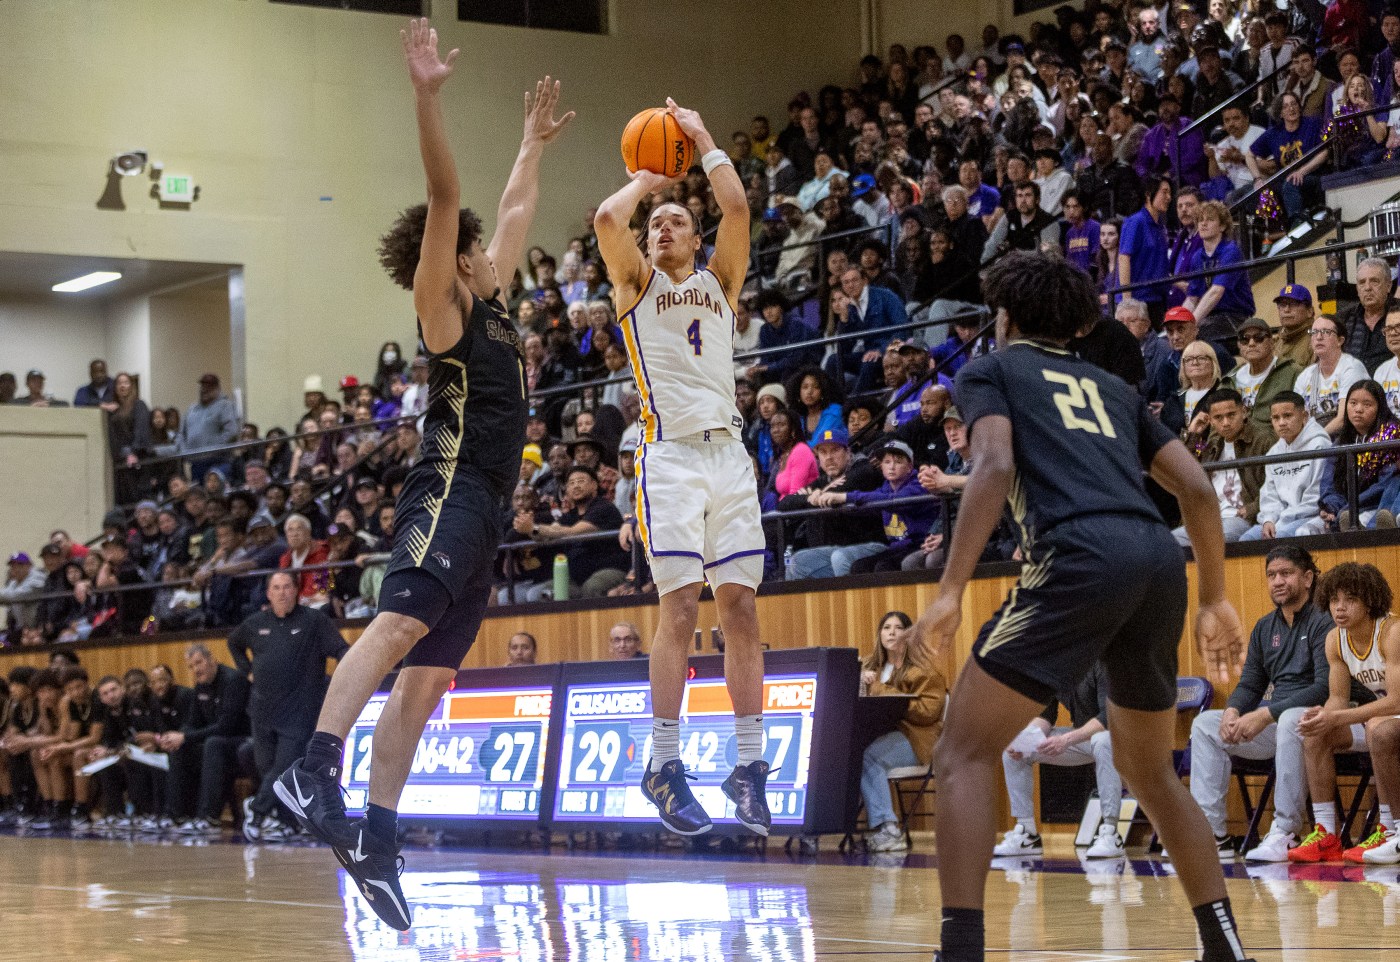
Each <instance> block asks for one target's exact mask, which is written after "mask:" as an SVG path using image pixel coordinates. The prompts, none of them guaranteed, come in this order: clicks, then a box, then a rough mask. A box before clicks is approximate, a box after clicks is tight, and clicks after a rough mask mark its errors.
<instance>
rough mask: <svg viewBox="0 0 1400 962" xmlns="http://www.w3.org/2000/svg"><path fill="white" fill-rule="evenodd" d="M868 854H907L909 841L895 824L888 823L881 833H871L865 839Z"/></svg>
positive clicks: (881, 829)
mask: <svg viewBox="0 0 1400 962" xmlns="http://www.w3.org/2000/svg"><path fill="white" fill-rule="evenodd" d="M865 849H866V851H867V852H907V851H909V841H908V840H907V839H906V838H905V837H904V833H903V832H902V831H900V830H899V825H898V824H897V823H895V822H886V823H885V824H883V825H881V826H880V829H879V831H876V832H871V833H870V834H869V835H868V836H866V839H865Z"/></svg>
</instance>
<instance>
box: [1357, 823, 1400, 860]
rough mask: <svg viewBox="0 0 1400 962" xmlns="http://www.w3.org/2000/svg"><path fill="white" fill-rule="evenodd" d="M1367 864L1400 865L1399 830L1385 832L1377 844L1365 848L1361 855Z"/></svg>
mask: <svg viewBox="0 0 1400 962" xmlns="http://www.w3.org/2000/svg"><path fill="white" fill-rule="evenodd" d="M1361 860H1362V861H1363V862H1365V863H1366V864H1367V865H1400V831H1396V830H1395V829H1393V828H1392V829H1391V830H1390V831H1388V832H1386V833H1385V838H1383V839H1382V840H1381V842H1380V844H1379V845H1374V846H1372V847H1371V848H1369V849H1367V850H1366V851H1365V852H1364V853H1363V854H1362V856H1361Z"/></svg>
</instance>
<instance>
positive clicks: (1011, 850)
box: [992, 822, 1045, 858]
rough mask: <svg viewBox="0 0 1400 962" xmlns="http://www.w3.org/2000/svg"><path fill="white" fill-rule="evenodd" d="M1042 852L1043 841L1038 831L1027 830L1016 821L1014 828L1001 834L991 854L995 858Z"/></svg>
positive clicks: (1043, 848) (1043, 851)
mask: <svg viewBox="0 0 1400 962" xmlns="http://www.w3.org/2000/svg"><path fill="white" fill-rule="evenodd" d="M1044 853H1045V843H1044V842H1043V841H1042V840H1041V838H1040V833H1038V832H1037V833H1035V834H1031V833H1030V832H1027V831H1026V829H1025V826H1023V825H1022V824H1021V823H1020V822H1017V823H1016V827H1015V828H1013V829H1012V830H1011V831H1009V832H1007V833H1006V834H1005V835H1004V836H1002V839H1001V842H1000V843H999V844H998V845H997V847H996V848H994V849H992V854H993V855H994V856H996V857H997V858H1013V857H1016V856H1023V855H1043V854H1044Z"/></svg>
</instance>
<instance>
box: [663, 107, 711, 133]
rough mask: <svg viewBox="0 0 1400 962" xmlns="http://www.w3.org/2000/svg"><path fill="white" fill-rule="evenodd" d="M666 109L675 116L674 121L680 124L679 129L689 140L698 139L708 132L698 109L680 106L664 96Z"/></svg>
mask: <svg viewBox="0 0 1400 962" xmlns="http://www.w3.org/2000/svg"><path fill="white" fill-rule="evenodd" d="M666 110H667V111H668V112H669V113H670V114H671V116H672V117H675V118H676V123H678V124H680V127H681V130H683V131H685V135H686V136H687V137H689V138H690V139H691V140H698V139H699V138H700V137H701V136H703V135H704V134H706V133H708V131H706V130H705V122H704V121H703V120H701V119H700V114H699V112H698V111H694V110H689V109H687V108H685V107H682V106H680V105H679V104H678V103H676V102H675V101H674V100H672V99H671V98H670V97H667V98H666Z"/></svg>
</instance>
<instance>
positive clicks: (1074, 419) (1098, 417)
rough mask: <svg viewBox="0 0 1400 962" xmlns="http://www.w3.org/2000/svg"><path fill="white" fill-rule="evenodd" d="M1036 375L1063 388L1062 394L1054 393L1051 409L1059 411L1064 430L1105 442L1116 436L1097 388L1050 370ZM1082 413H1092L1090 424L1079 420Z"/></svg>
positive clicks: (1068, 375)
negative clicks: (1086, 434)
mask: <svg viewBox="0 0 1400 962" xmlns="http://www.w3.org/2000/svg"><path fill="white" fill-rule="evenodd" d="M1040 373H1041V374H1042V375H1043V376H1044V377H1045V380H1047V381H1049V382H1050V383H1051V384H1056V385H1059V386H1060V387H1063V388H1064V391H1056V392H1055V407H1057V408H1059V409H1060V417H1061V418H1062V419H1063V420H1064V422H1065V427H1066V428H1068V429H1069V430H1071V431H1088V432H1089V433H1090V434H1102V435H1103V436H1104V437H1106V438H1116V437H1118V432H1116V431H1114V430H1113V422H1112V421H1110V420H1109V419H1108V412H1107V411H1105V410H1104V406H1103V398H1101V397H1100V396H1099V386H1098V385H1097V384H1095V383H1094V381H1093V379H1092V378H1087V377H1081V378H1076V377H1074V376H1073V375H1070V374H1062V373H1060V372H1059V371H1050V370H1041V372H1040ZM1086 409H1087V410H1088V411H1091V412H1093V415H1094V420H1092V421H1091V420H1089V419H1088V418H1084V417H1080V414H1082V413H1085V411H1086Z"/></svg>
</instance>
